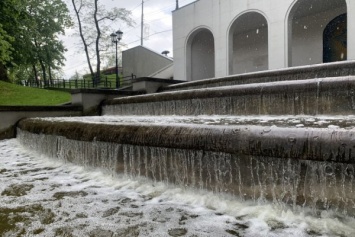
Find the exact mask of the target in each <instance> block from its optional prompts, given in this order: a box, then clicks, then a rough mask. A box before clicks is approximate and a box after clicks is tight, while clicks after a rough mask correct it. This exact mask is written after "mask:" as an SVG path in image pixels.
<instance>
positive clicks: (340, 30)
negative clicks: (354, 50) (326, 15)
mask: <svg viewBox="0 0 355 237" xmlns="http://www.w3.org/2000/svg"><path fill="white" fill-rule="evenodd" d="M347 41H348V36H347V14H342V15H340V16H338V17H336V18H334V19H333V20H332V21H331V22H329V24H328V25H327V27H325V30H324V33H323V62H324V63H329V62H336V61H344V60H346V59H347Z"/></svg>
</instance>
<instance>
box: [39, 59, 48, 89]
mask: <svg viewBox="0 0 355 237" xmlns="http://www.w3.org/2000/svg"><path fill="white" fill-rule="evenodd" d="M39 63H40V64H41V68H42V75H43V78H42V80H43V83H44V86H45V87H46V86H47V73H46V66H45V65H44V63H43V61H42V60H39Z"/></svg>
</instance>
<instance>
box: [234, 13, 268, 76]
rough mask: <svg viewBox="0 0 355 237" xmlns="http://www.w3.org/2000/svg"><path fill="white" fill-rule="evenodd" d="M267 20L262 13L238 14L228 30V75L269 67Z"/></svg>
mask: <svg viewBox="0 0 355 237" xmlns="http://www.w3.org/2000/svg"><path fill="white" fill-rule="evenodd" d="M268 48H269V44H268V21H267V19H266V17H265V16H264V14H263V13H261V12H259V11H255V10H249V11H246V12H243V13H241V14H239V15H238V16H237V17H236V18H234V20H233V21H232V23H231V25H230V27H229V30H228V67H229V70H228V71H229V75H233V74H241V73H246V72H256V71H262V70H267V69H268V68H269V56H268V55H269V52H268Z"/></svg>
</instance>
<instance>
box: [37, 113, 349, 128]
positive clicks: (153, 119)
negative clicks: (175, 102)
mask: <svg viewBox="0 0 355 237" xmlns="http://www.w3.org/2000/svg"><path fill="white" fill-rule="evenodd" d="M354 118H355V117H354V116H353V115H348V116H328V115H327V116H325V115H319V116H307V115H283V116H269V115H261V116H228V115H199V116H170V115H169V116H113V115H105V116H86V117H55V118H41V119H43V120H46V121H53V122H55V121H66V122H83V123H99V124H132V123H136V124H138V123H139V124H159V125H166V124H194V125H197V124H204V125H245V124H247V125H259V124H261V125H264V126H268V125H270V126H271V125H272V126H278V127H285V126H287V127H290V126H291V127H292V126H295V127H299V126H300V125H303V126H305V127H315V128H328V129H335V128H339V125H340V126H341V128H344V129H354V128H355V122H354Z"/></svg>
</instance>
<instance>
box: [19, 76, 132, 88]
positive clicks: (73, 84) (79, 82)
mask: <svg viewBox="0 0 355 237" xmlns="http://www.w3.org/2000/svg"><path fill="white" fill-rule="evenodd" d="M133 79H136V76H135V75H133V74H132V75H130V76H126V77H120V78H119V80H120V88H123V87H130V86H132V80H133ZM20 84H22V85H24V86H29V87H36V88H55V89H94V88H96V89H117V88H116V79H112V78H108V77H107V76H106V77H104V78H101V80H99V81H95V80H92V79H75V80H66V79H56V80H51V81H49V80H48V81H39V82H37V81H34V80H33V81H25V82H23V83H20Z"/></svg>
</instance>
